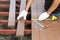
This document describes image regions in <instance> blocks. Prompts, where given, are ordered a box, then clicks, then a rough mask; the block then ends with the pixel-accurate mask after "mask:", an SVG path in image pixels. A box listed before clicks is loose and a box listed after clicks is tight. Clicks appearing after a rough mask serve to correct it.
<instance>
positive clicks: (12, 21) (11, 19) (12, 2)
mask: <svg viewBox="0 0 60 40" xmlns="http://www.w3.org/2000/svg"><path fill="white" fill-rule="evenodd" d="M15 6H16V0H10V9H9V17H8V27H12V26H13V27H15Z"/></svg>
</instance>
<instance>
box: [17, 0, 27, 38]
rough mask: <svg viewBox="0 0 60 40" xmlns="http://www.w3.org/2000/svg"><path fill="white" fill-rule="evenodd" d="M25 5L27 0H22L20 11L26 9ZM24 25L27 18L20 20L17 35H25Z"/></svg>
mask: <svg viewBox="0 0 60 40" xmlns="http://www.w3.org/2000/svg"><path fill="white" fill-rule="evenodd" d="M25 6H26V0H21V5H20V12H21V11H22V10H24V8H25ZM20 12H19V13H20ZM24 26H25V20H23V19H20V20H18V25H17V32H16V36H17V37H22V36H24Z"/></svg>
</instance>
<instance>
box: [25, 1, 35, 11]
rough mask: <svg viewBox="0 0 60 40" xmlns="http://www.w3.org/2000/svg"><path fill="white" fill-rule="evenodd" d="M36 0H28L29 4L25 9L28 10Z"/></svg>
mask: <svg viewBox="0 0 60 40" xmlns="http://www.w3.org/2000/svg"><path fill="white" fill-rule="evenodd" d="M33 1H34V0H28V2H27V5H26V7H25V10H26V11H28V9H29V8H30V6H31V4H32V3H33Z"/></svg>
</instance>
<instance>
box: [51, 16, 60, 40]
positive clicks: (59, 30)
mask: <svg viewBox="0 0 60 40" xmlns="http://www.w3.org/2000/svg"><path fill="white" fill-rule="evenodd" d="M52 26H53V27H54V30H55V34H56V39H57V40H60V17H59V20H57V21H56V22H54V24H53V25H52Z"/></svg>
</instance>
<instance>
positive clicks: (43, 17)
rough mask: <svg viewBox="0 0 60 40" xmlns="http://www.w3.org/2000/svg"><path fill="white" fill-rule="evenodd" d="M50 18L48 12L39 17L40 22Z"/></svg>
mask: <svg viewBox="0 0 60 40" xmlns="http://www.w3.org/2000/svg"><path fill="white" fill-rule="evenodd" d="M48 17H49V14H48V13H47V12H44V13H41V15H40V16H39V21H43V20H45V19H46V18H48Z"/></svg>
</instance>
